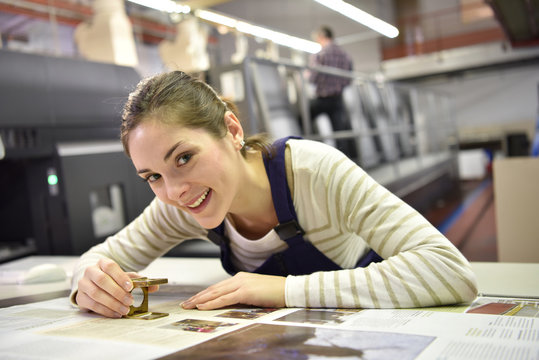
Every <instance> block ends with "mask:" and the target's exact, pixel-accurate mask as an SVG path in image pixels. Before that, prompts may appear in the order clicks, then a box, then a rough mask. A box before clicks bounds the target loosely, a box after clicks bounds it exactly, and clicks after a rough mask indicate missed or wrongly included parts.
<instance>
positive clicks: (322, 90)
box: [310, 42, 352, 97]
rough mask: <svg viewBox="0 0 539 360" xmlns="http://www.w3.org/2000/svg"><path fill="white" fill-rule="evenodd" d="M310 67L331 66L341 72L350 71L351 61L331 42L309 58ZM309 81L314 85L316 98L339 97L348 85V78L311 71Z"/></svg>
mask: <svg viewBox="0 0 539 360" xmlns="http://www.w3.org/2000/svg"><path fill="white" fill-rule="evenodd" d="M311 66H331V67H335V68H338V69H343V70H352V60H351V59H350V57H349V56H348V55H347V54H346V53H345V52H344V51H343V50H342V49H341V48H340V47H339V46H338V45H336V44H335V43H333V42H331V43H330V44H328V45H326V46H325V47H324V48H322V50H321V51H320V52H319V53H317V54H314V55H313V56H312V57H311ZM310 81H311V82H312V83H314V84H315V85H316V96H318V97H328V96H335V95H340V94H341V93H342V90H343V89H344V88H345V87H346V86H347V85H348V84H350V78H346V77H341V76H335V75H329V74H323V73H317V72H315V71H313V72H312V73H311V76H310Z"/></svg>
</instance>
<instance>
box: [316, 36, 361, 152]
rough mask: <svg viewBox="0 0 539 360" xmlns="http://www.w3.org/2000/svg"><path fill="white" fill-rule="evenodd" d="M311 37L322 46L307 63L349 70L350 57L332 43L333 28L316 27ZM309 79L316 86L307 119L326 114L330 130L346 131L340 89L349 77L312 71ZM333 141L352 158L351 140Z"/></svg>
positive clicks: (347, 125)
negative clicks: (309, 115)
mask: <svg viewBox="0 0 539 360" xmlns="http://www.w3.org/2000/svg"><path fill="white" fill-rule="evenodd" d="M315 39H316V41H317V42H318V43H319V44H320V45H322V50H321V51H320V52H319V53H317V54H314V55H313V56H312V57H311V62H310V65H311V66H313V67H316V66H328V67H334V68H337V69H342V70H347V71H351V70H352V60H351V59H350V57H349V56H348V54H346V53H345V52H344V51H343V50H342V49H341V48H340V47H339V46H338V45H337V44H335V42H334V40H333V31H332V30H331V29H330V28H329V27H327V26H322V27H320V29H318V30H317V31H316V33H315ZM309 80H310V81H311V82H312V83H313V84H314V85H315V87H316V97H315V98H314V99H313V100H312V101H311V104H310V110H311V119H312V120H313V121H314V120H315V119H316V118H317V116H318V115H320V114H327V115H328V116H329V118H330V120H331V125H332V128H333V131H341V130H350V129H351V127H350V121H349V119H348V113H347V111H346V109H345V107H344V101H343V97H342V92H343V89H344V88H345V87H346V86H347V85H349V84H350V82H351V79H350V78H349V77H342V76H336V75H330V74H325V73H319V72H315V71H313V72H311V73H310V77H309ZM315 128H316V126H315ZM336 142H337V148H338V149H339V150H341V151H342V152H343V153H345V154H346V155H348V157H350V158H352V159H355V158H356V156H357V154H356V153H357V152H356V146H355V142H354V141H353V140H352V139H337V141H336Z"/></svg>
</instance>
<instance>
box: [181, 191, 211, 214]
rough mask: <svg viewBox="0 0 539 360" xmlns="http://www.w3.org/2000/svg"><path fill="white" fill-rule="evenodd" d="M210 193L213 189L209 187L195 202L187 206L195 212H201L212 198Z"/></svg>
mask: <svg viewBox="0 0 539 360" xmlns="http://www.w3.org/2000/svg"><path fill="white" fill-rule="evenodd" d="M210 195H211V189H208V190H206V191H204V193H202V195H200V197H199V198H198V199H196V200H195V201H194V202H192V203H191V204H189V205H186V206H187V207H188V208H189V210H191V211H193V212H200V211H202V210H203V209H204V207H205V206H206V204H207V202H208V200H209V198H210Z"/></svg>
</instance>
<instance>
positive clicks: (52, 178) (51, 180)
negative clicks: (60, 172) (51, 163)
mask: <svg viewBox="0 0 539 360" xmlns="http://www.w3.org/2000/svg"><path fill="white" fill-rule="evenodd" d="M47 181H48V183H49V185H56V184H58V176H56V175H49V177H48V178H47Z"/></svg>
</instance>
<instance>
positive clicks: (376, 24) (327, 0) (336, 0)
mask: <svg viewBox="0 0 539 360" xmlns="http://www.w3.org/2000/svg"><path fill="white" fill-rule="evenodd" d="M314 1H316V2H317V3H320V4H322V5H324V6H327V7H328V8H330V9H331V10H334V11H336V12H338V13H341V14H343V15H344V16H347V17H349V18H350V19H352V20H354V21H357V22H358V23H361V24H363V25H365V26H367V27H369V28H371V29H373V30H374V31H377V32H379V33H380V34H382V35H385V36H387V37H389V38H394V37H397V36H398V35H399V29H397V28H396V27H395V26H393V25H391V24H388V23H386V22H385V21H383V20H381V19H378V18H377V17H375V16H372V15H371V14H369V13H367V12H365V11H363V10H360V9H358V8H357V7H355V6H353V5H350V4H348V3H347V2H344V1H342V0H314Z"/></svg>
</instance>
